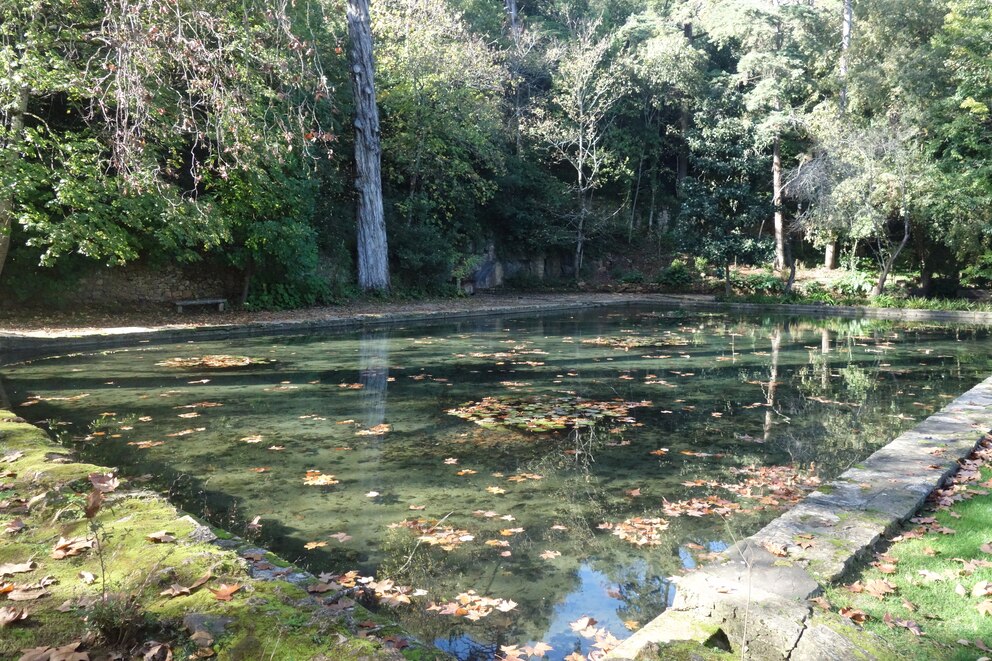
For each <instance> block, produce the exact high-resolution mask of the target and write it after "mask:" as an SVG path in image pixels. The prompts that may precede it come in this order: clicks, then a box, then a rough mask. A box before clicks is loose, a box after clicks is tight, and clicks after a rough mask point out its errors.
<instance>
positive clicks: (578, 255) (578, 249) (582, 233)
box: [572, 203, 586, 280]
mask: <svg viewBox="0 0 992 661" xmlns="http://www.w3.org/2000/svg"><path fill="white" fill-rule="evenodd" d="M585 246H586V210H585V203H583V205H582V209H581V210H580V211H579V222H578V227H577V229H576V231H575V255H573V257H572V268H573V269H574V271H575V279H576V280H578V279H579V270H580V269H581V268H582V256H583V253H584V252H585Z"/></svg>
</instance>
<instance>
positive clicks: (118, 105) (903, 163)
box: [0, 0, 992, 308]
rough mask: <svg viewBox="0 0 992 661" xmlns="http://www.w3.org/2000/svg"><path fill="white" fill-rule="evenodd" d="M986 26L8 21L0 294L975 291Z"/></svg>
mask: <svg viewBox="0 0 992 661" xmlns="http://www.w3.org/2000/svg"><path fill="white" fill-rule="evenodd" d="M989 34H992V6H990V5H989V3H988V2H987V0H612V1H607V0H547V1H544V2H536V1H534V0H505V2H504V1H502V0H432V1H427V0H373V1H372V2H371V6H370V3H369V2H368V0H348V1H347V2H344V1H343V0H292V1H291V0H242V1H241V2H230V1H229V0H168V1H166V2H163V1H162V0H100V1H98V0H12V1H8V2H4V3H2V6H0V164H2V167H0V288H2V290H3V292H4V293H3V297H4V298H5V299H7V300H8V301H24V300H28V299H38V298H45V297H47V296H51V295H53V294H54V293H57V292H58V290H59V287H62V286H64V283H66V282H71V281H73V280H74V279H75V278H76V277H77V276H78V275H79V274H80V273H84V272H86V271H87V270H92V269H94V268H106V267H107V266H110V267H114V266H119V265H122V264H126V263H131V262H135V261H143V262H146V263H150V264H164V263H187V264H200V263H203V264H219V265H222V266H223V267H225V268H229V269H234V270H236V271H237V272H238V273H240V274H241V275H242V277H243V279H244V288H243V300H242V301H241V302H242V303H244V304H246V305H248V306H249V307H255V308H280V307H281V308H288V307H300V306H307V305H317V304H323V303H328V302H334V301H338V300H342V299H345V298H348V297H350V296H354V295H356V294H358V293H360V292H361V291H362V290H371V291H385V290H391V291H393V292H398V293H409V294H423V293H452V292H454V291H455V286H456V283H459V282H460V281H461V280H462V279H463V278H465V277H466V276H468V275H469V274H471V273H472V272H473V270H475V269H476V268H477V266H478V264H479V263H480V260H481V259H482V258H481V257H480V255H483V254H484V253H486V252H487V251H495V252H496V253H497V254H500V255H504V256H513V257H519V258H524V257H527V256H533V255H554V256H557V261H558V263H560V269H559V272H558V273H555V274H551V276H552V279H554V278H559V279H561V280H562V281H579V280H581V279H582V278H583V277H584V275H585V274H586V273H587V272H588V271H589V269H591V268H592V265H593V264H594V263H595V262H596V260H600V259H603V258H604V256H607V255H610V254H623V253H625V252H633V251H635V250H644V249H645V248H650V250H652V251H654V252H656V253H657V254H658V255H663V256H664V260H665V263H666V264H668V266H667V267H666V271H665V273H667V275H668V277H669V278H670V279H672V280H673V281H674V280H678V279H679V278H680V277H682V276H681V275H680V271H679V268H680V265H683V264H686V263H692V264H696V265H698V264H703V265H709V266H710V267H711V268H712V269H713V270H714V272H716V273H718V274H722V277H723V278H724V279H725V280H726V282H727V285H728V289H729V285H730V279H731V271H732V268H733V267H735V266H740V265H749V264H750V265H758V266H767V267H770V268H771V269H773V270H774V271H775V272H777V273H779V274H781V277H782V278H785V277H786V276H787V275H788V274H789V273H790V269H791V271H792V273H793V274H794V266H795V265H796V263H797V262H800V263H803V264H806V265H812V264H822V265H823V266H824V267H825V268H827V269H831V268H837V267H838V266H841V267H844V268H849V269H852V270H856V269H860V270H862V271H864V272H866V273H868V274H869V275H870V279H869V281H868V284H869V286H870V287H869V288H870V293H871V294H874V295H876V296H877V295H881V294H883V293H884V292H885V288H886V286H887V283H888V282H890V278H891V276H892V274H893V273H894V272H896V271H898V272H902V273H908V274H910V276H911V278H912V279H913V281H914V283H916V285H917V286H918V288H919V292H920V293H922V294H923V295H940V294H946V293H947V292H955V291H957V289H958V288H959V287H960V286H961V285H971V286H975V287H985V286H987V285H988V284H989V283H990V281H992V223H990V220H992V218H990V216H992V116H990V105H992V40H990V39H989ZM648 275H649V277H653V276H654V275H655V274H648ZM790 284H791V279H790Z"/></svg>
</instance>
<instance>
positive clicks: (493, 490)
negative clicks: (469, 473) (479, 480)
mask: <svg viewBox="0 0 992 661" xmlns="http://www.w3.org/2000/svg"><path fill="white" fill-rule="evenodd" d="M486 491H488V492H489V493H491V494H495V495H497V496H498V495H500V494H504V493H506V489H503V488H501V487H486Z"/></svg>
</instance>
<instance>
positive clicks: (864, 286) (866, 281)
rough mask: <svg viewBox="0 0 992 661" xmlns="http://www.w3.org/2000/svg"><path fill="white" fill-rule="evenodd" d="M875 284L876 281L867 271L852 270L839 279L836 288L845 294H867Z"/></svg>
mask: <svg viewBox="0 0 992 661" xmlns="http://www.w3.org/2000/svg"><path fill="white" fill-rule="evenodd" d="M874 286H875V283H874V281H873V280H872V278H871V276H870V275H868V274H867V273H864V272H862V271H851V272H849V273H847V274H845V275H844V276H843V277H842V278H840V279H839V280H837V282H836V283H835V284H834V289H836V290H837V291H838V292H839V293H840V294H842V295H844V296H865V295H866V294H868V293H869V292H871V290H872V288H873V287H874Z"/></svg>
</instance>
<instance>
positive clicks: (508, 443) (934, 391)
mask: <svg viewBox="0 0 992 661" xmlns="http://www.w3.org/2000/svg"><path fill="white" fill-rule="evenodd" d="M986 335H987V333H986V332H985V331H984V330H980V329H957V330H956V331H955V332H951V331H949V330H948V329H945V328H942V327H940V326H936V325H915V326H914V325H905V324H900V323H895V322H887V321H885V322H878V321H864V320H860V321H858V320H826V321H817V322H811V321H797V320H785V319H776V318H768V319H761V318H744V317H741V318H738V317H730V316H725V315H689V314H679V315H674V316H670V315H668V314H666V313H664V312H658V311H653V310H649V309H637V308H633V309H616V308H613V309H600V310H595V311H591V312H588V313H584V314H577V315H576V314H571V315H570V314H561V315H558V316H541V317H538V316H533V317H519V318H513V317H509V318H496V319H482V320H478V319H477V320H472V321H468V322H464V321H463V322H458V323H457V324H452V325H449V326H445V327H439V328H432V329H429V330H425V329H418V328H414V329H405V330H396V331H395V332H393V333H384V332H374V331H366V332H363V333H356V334H352V335H335V336H312V337H258V338H249V339H243V340H239V342H238V346H239V348H238V349H237V351H238V355H235V354H233V353H232V352H233V349H232V348H231V346H230V345H229V344H226V343H221V342H196V343H194V344H181V345H162V346H142V347H139V348H135V349H127V350H119V351H110V352H102V353H99V354H92V355H70V356H63V357H55V358H50V359H40V360H35V361H29V362H26V363H24V364H20V365H17V366H14V367H12V368H10V369H9V370H8V371H7V372H6V373H5V379H4V385H5V388H6V393H7V396H8V397H10V398H11V399H12V400H13V401H15V402H17V403H18V410H20V411H24V412H25V415H28V414H29V415H31V416H32V417H35V418H37V419H43V420H47V421H48V423H47V424H48V425H49V427H50V428H51V429H52V430H53V432H55V433H57V434H58V435H59V436H60V437H61V438H62V439H63V441H64V442H65V443H71V444H72V445H73V447H75V448H76V449H78V451H79V452H80V453H81V454H82V455H83V456H85V457H86V458H87V459H88V460H92V461H95V462H97V463H98V464H104V465H106V464H112V465H116V466H119V467H120V470H121V473H120V477H119V478H117V479H120V480H121V481H123V480H124V478H128V479H132V480H140V479H144V478H143V476H152V477H151V481H150V484H151V485H152V486H157V487H160V488H163V489H168V491H169V493H170V494H171V496H172V497H173V499H174V500H175V501H176V502H177V503H179V504H181V505H182V506H184V507H186V508H187V509H189V510H190V511H193V512H195V513H197V514H199V515H203V516H204V517H206V518H207V519H208V520H209V521H211V522H212V523H213V524H214V525H218V526H221V527H223V528H226V529H229V530H232V531H234V532H237V533H239V534H242V535H244V536H245V538H246V539H249V540H252V541H253V542H254V543H258V544H262V545H264V546H267V547H269V548H272V549H273V550H275V551H276V552H278V553H279V554H280V556H281V557H284V558H287V559H289V560H291V561H293V562H294V563H295V564H296V565H298V566H301V567H305V568H307V569H309V570H310V571H311V572H312V573H313V575H314V576H315V577H316V578H314V579H311V582H309V583H305V585H304V588H303V590H304V594H306V595H309V596H310V597H312V598H315V599H320V600H321V601H323V602H324V603H325V604H326V605H325V608H327V609H330V612H332V613H338V614H340V613H344V614H345V615H347V614H348V613H351V612H352V611H351V610H350V609H352V605H351V602H357V603H359V604H363V605H365V606H367V607H371V608H376V609H382V610H383V612H384V613H388V614H389V616H390V617H395V618H397V619H398V620H399V621H400V622H402V624H403V626H404V628H405V629H406V630H408V631H411V632H413V633H414V634H415V635H416V636H417V637H418V638H419V639H420V640H423V641H425V642H432V643H434V644H436V645H437V646H439V647H440V648H441V649H442V650H445V651H447V652H450V653H451V654H453V655H454V656H456V657H458V658H461V659H468V658H474V657H481V658H488V659H491V658H494V657H502V656H506V657H507V658H514V656H517V657H522V658H526V656H525V652H524V650H526V649H531V650H533V649H541V650H543V651H544V653H545V654H546V655H547V656H548V657H549V658H551V659H562V658H567V656H568V655H569V654H572V655H573V657H572V658H578V656H576V655H582V656H584V657H591V658H597V655H599V654H600V653H601V652H602V650H604V649H605V648H608V647H609V646H611V645H614V644H616V641H617V640H620V639H622V638H624V637H626V636H627V635H629V632H630V631H631V630H636V629H637V628H639V627H640V626H642V625H644V624H646V623H647V622H648V621H649V620H650V619H651V618H653V617H654V616H655V615H657V614H658V613H660V612H662V611H663V610H664V609H665V608H666V607H667V605H668V604H669V600H670V598H671V594H672V582H671V581H670V577H675V576H678V575H679V574H680V573H681V572H683V571H685V570H687V569H689V568H691V567H693V566H695V565H696V564H697V563H703V562H707V561H709V560H712V559H714V558H715V557H717V554H718V553H719V552H720V551H722V550H723V549H724V548H726V546H727V544H728V543H730V542H732V541H733V540H734V539H740V538H742V537H744V536H746V535H748V534H749V533H750V532H753V531H755V530H757V528H759V527H760V526H761V525H763V523H765V522H767V521H768V520H769V519H771V518H772V517H774V516H777V515H778V513H780V512H781V511H783V510H784V509H787V508H789V507H791V505H792V504H794V503H795V502H797V501H798V500H799V499H801V498H802V497H803V496H804V495H805V494H806V493H807V492H809V491H810V490H811V489H814V488H818V485H820V483H821V480H828V479H830V478H832V477H833V476H835V475H836V474H838V473H839V472H840V471H842V470H843V469H844V468H846V467H848V466H849V465H851V463H853V462H857V461H859V460H860V459H861V458H863V457H865V456H867V455H868V454H869V453H870V452H871V451H872V450H873V449H875V448H877V447H878V446H879V445H881V444H883V443H884V442H885V441H886V440H887V439H890V438H892V437H893V436H894V435H895V434H897V433H898V432H899V431H900V430H903V429H906V428H908V427H910V426H912V424H913V423H914V420H917V419H919V418H920V417H922V416H924V415H926V414H928V413H930V412H933V411H936V410H937V409H939V408H940V407H941V406H942V405H943V403H944V402H945V401H947V400H948V399H949V398H953V397H954V396H956V395H957V394H959V393H960V392H961V391H963V390H964V389H966V388H967V387H969V386H970V385H971V384H972V383H973V382H974V380H975V379H977V378H979V375H983V374H984V372H985V371H986V370H987V369H988V365H989V364H990V361H992V357H990V354H989V353H988V351H987V349H986V347H985V344H986ZM209 356H214V357H216V356H225V357H233V358H235V359H234V360H227V359H224V360H220V361H219V362H215V361H213V360H209V361H206V362H205V361H203V360H202V359H203V358H204V357H209ZM244 357H250V359H251V360H250V362H249V364H247V365H243V364H242V363H243V362H244V361H243V360H241V358H244ZM177 358H178V359H186V358H188V359H190V361H191V363H195V365H196V366H195V367H194V366H190V367H185V366H183V367H182V368H180V369H177V368H176V367H174V366H172V365H173V364H175V360H176V359H177ZM181 364H182V363H181ZM218 364H219V365H225V366H228V367H223V368H219V367H218ZM478 423H482V424H478ZM0 443H2V440H0ZM6 451H7V450H4V452H6ZM91 472H97V471H91ZM91 487H92V485H91V484H90V485H88V487H87V489H88V491H89V490H91ZM88 491H86V492H83V494H82V495H84V496H85V495H86V493H88ZM110 498H112V494H108V500H109V499H110ZM106 507H107V505H104V508H106ZM100 511H101V512H103V511H104V509H101V510H100ZM0 515H3V516H4V517H5V518H3V519H0V521H3V522H4V523H6V522H7V521H8V520H9V519H11V518H13V515H7V514H6V513H5V512H0ZM185 531H186V529H185V528H182V529H180V528H179V527H178V526H176V525H173V524H170V523H167V522H162V523H155V524H154V525H153V524H151V523H149V527H148V529H147V530H145V529H144V528H142V530H141V534H142V538H141V540H139V541H141V542H142V544H145V543H147V544H148V548H150V549H153V550H155V549H168V548H171V547H173V546H174V545H175V544H176V543H177V540H178V543H182V540H183V539H184V538H183V535H184V534H185ZM149 535H152V536H154V537H155V539H158V540H163V541H148V539H147V537H148V536H149ZM79 536H81V535H79V534H77V533H73V534H71V535H70V534H66V535H65V537H66V540H65V543H66V545H67V546H66V548H72V547H73V544H74V543H75V542H73V538H74V537H79ZM172 538H176V540H173V539H172ZM83 541H85V539H84V540H83ZM57 542H58V537H57V536H54V537H53V538H52V539H51V540H49V546H48V548H46V551H45V552H46V553H49V552H50V551H51V547H52V546H53V545H55V544H56V543H57ZM142 548H144V547H142ZM94 550H95V549H93V548H84V549H81V554H80V556H78V557H81V558H88V557H91V555H92V554H93V551H94ZM248 553H250V554H251V555H250V556H243V557H245V559H246V560H247V561H248V562H249V565H250V567H251V568H252V570H253V571H262V572H278V571H280V568H281V567H282V564H283V563H282V561H280V560H278V558H276V557H275V556H270V555H267V554H266V553H265V552H262V551H260V550H258V549H254V550H249V551H248ZM24 557H27V556H24ZM5 561H6V560H5ZM10 561H18V562H20V561H23V558H22V557H21V555H17V556H16V557H11V558H10ZM86 571H90V572H92V573H93V574H94V575H96V576H100V575H101V572H99V571H94V570H92V569H86ZM204 573H205V572H200V571H199V567H197V568H196V571H193V570H190V571H189V572H183V573H181V575H177V576H174V577H170V578H169V580H168V581H167V582H166V583H163V584H161V585H157V586H156V587H157V590H158V592H162V591H163V590H165V591H169V592H170V595H172V596H169V599H168V602H169V603H170V604H175V602H177V601H180V600H188V599H191V598H196V599H210V600H214V601H216V600H215V599H214V597H213V596H212V595H213V593H210V592H204V590H206V589H209V588H213V589H215V590H220V591H221V594H222V595H225V594H226V595H227V596H230V597H231V600H232V601H231V602H223V603H232V604H237V603H240V602H239V600H242V599H245V598H246V595H250V594H251V590H252V589H254V588H250V587H249V586H248V585H247V583H246V582H245V580H246V579H244V577H243V575H242V574H238V573H232V574H225V575H223V576H222V575H221V574H220V573H217V572H215V573H214V576H216V577H217V578H216V580H215V581H213V582H208V583H206V584H205V585H199V586H196V587H194V586H195V585H196V582H197V580H198V579H199V578H200V577H201V576H202V575H203V574H204ZM221 583H223V585H224V586H227V587H226V588H224V587H221ZM239 585H240V586H242V587H240V588H238V589H235V587H236V586H239ZM186 590H188V591H189V592H190V594H189V595H187V594H186V593H185V591H186ZM231 590H234V591H233V592H231ZM225 591H226V592H225ZM156 594H158V593H156ZM604 594H605V596H604ZM190 603H192V602H190ZM197 603H199V602H197ZM177 607H178V606H177ZM573 625H574V626H573ZM9 626H10V627H11V628H12V629H13V628H14V627H17V626H19V623H18V622H15V623H12V624H11V625H9ZM384 640H385V639H384ZM56 642H62V641H61V640H59V641H56ZM67 642H68V641H67ZM542 646H545V647H542ZM546 647H550V648H551V649H550V650H548V649H546ZM503 648H506V649H503Z"/></svg>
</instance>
